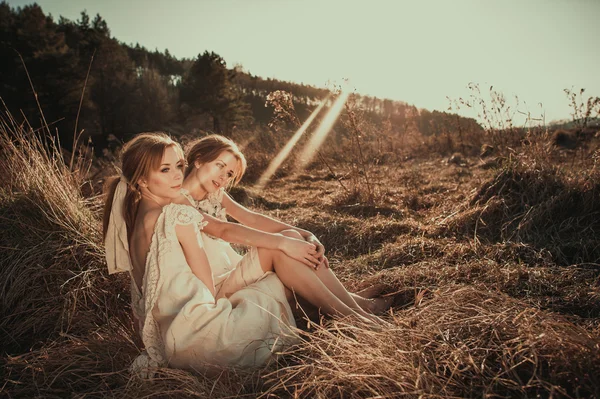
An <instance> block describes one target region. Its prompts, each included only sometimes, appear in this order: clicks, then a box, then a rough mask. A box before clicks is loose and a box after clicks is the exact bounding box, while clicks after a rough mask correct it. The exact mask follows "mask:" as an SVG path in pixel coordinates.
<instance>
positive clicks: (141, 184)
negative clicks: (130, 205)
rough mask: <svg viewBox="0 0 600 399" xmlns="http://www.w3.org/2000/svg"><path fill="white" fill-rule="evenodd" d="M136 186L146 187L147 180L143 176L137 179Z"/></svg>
mask: <svg viewBox="0 0 600 399" xmlns="http://www.w3.org/2000/svg"><path fill="white" fill-rule="evenodd" d="M138 186H140V187H144V188H146V187H148V181H147V180H146V179H144V178H141V179H139V180H138Z"/></svg>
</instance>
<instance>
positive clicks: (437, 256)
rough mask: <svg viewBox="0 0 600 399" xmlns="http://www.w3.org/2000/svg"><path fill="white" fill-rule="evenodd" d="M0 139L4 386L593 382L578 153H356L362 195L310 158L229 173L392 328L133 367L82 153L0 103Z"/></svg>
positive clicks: (316, 389) (241, 193)
mask: <svg viewBox="0 0 600 399" xmlns="http://www.w3.org/2000/svg"><path fill="white" fill-rule="evenodd" d="M270 137H271V136H270V135H266V136H265V137H263V138H261V140H267V139H269V138H270ZM249 145H250V144H249ZM273 145H274V146H275V147H276V146H277V143H275V144H273ZM419 145H421V144H419ZM0 147H1V153H0V171H1V172H2V174H3V176H5V179H4V180H3V181H1V182H0V218H1V220H2V224H3V229H2V230H1V231H0V278H1V280H0V281H2V282H3V283H2V285H1V290H2V291H1V295H2V301H1V302H0V340H1V341H0V342H2V345H3V346H2V350H1V351H0V378H1V381H0V393H1V394H2V395H5V396H7V397H50V398H53V397H56V398H59V397H66V396H70V397H126V398H129V397H131V398H134V397H168V398H171V397H172V398H180V397H189V398H193V397H215V398H232V397H264V398H266V397H319V398H335V397H344V398H365V397H379V398H388V397H389V398H392V397H431V398H441V397H457V398H464V397H573V398H577V397H600V381H599V379H598V376H599V375H600V347H599V344H600V268H599V266H598V259H599V258H600V256H599V255H598V254H599V253H598V250H599V249H598V248H600V245H599V243H600V241H599V240H600V238H599V235H598V233H599V230H598V227H599V226H598V217H597V215H598V210H599V208H598V199H597V196H598V182H599V181H600V178H599V176H598V173H597V168H596V164H595V163H593V161H585V162H583V161H582V160H583V159H584V158H580V157H579V155H577V154H576V155H577V158H574V157H573V154H570V153H569V154H567V156H566V157H565V156H564V153H562V152H560V151H563V150H559V149H556V148H555V147H551V146H547V145H545V144H544V143H537V142H532V143H529V144H528V145H526V146H524V147H523V148H521V152H520V153H516V154H513V155H512V156H511V158H506V159H508V161H507V160H506V159H504V160H503V159H502V158H498V159H499V161H498V162H499V163H498V164H499V165H500V166H499V167H498V168H494V167H492V168H490V169H485V168H480V167H476V165H477V163H478V162H479V161H478V159H473V158H466V159H465V163H464V166H460V165H455V164H448V163H447V162H446V159H445V158H441V157H438V156H434V157H430V158H424V159H412V160H403V161H402V162H400V163H398V164H395V165H392V164H388V165H380V166H377V167H374V166H369V170H368V173H369V174H368V176H369V178H370V179H372V182H373V185H372V191H371V194H372V195H371V201H370V202H366V201H364V197H363V196H361V195H360V193H358V194H359V195H352V193H351V192H350V193H349V192H347V191H344V189H343V188H342V187H341V186H340V183H339V181H338V180H337V179H336V178H334V177H333V176H332V175H331V173H330V171H329V170H327V169H326V168H323V169H318V168H317V167H314V168H312V169H309V170H308V171H305V172H303V173H301V174H292V173H289V175H287V176H285V177H283V175H282V176H280V177H279V178H277V179H275V180H274V181H273V182H272V183H271V185H270V186H269V187H268V188H267V189H266V190H265V191H264V192H261V193H257V192H255V191H254V190H253V189H252V188H251V187H248V186H246V187H242V188H239V189H237V190H235V192H234V193H233V195H234V196H235V197H236V198H237V199H239V200H240V202H243V203H245V204H246V205H247V206H249V207H251V208H254V209H259V210H261V211H264V212H266V213H268V214H270V215H273V216H276V217H278V218H280V219H283V220H285V221H286V222H289V223H292V224H296V225H298V226H300V227H304V228H307V229H310V230H311V231H313V232H314V233H315V234H316V235H317V236H319V237H320V239H321V240H322V241H323V243H324V244H325V245H326V247H327V248H328V254H329V257H330V259H331V267H332V268H333V269H334V270H335V271H336V273H337V275H338V276H340V279H341V280H342V281H343V282H344V283H345V284H346V285H347V286H348V287H350V288H352V289H356V290H358V289H361V288H364V287H367V286H369V285H370V284H375V283H379V284H381V283H382V284H384V291H383V293H384V294H385V295H391V296H393V297H394V307H393V309H392V313H391V314H390V315H388V316H386V317H387V319H388V320H389V321H390V322H391V323H392V324H393V327H392V328H389V329H385V330H382V331H372V330H369V329H365V328H361V326H356V324H355V322H353V321H351V320H339V319H335V320H327V321H325V323H324V325H315V324H311V325H310V326H309V327H306V328H305V330H302V331H300V334H301V336H302V338H303V339H302V342H301V344H300V345H298V346H297V347H294V348H291V349H289V350H288V351H287V352H286V353H284V354H282V356H280V357H279V361H278V362H277V364H271V365H269V366H268V367H267V368H266V369H264V370H257V371H248V372H239V371H238V372H236V371H233V370H223V371H222V372H221V373H219V374H218V375H202V374H198V373H190V372H186V371H180V370H170V369H161V370H158V374H157V376H156V377H155V378H154V379H152V380H139V379H137V378H134V377H132V376H131V375H130V374H129V372H128V367H129V365H130V364H131V361H132V360H133V358H134V357H135V356H136V355H137V354H138V353H139V350H140V348H139V346H138V345H139V342H138V341H137V340H136V338H135V336H134V333H133V329H132V323H131V319H130V316H129V314H130V307H129V302H128V301H129V294H128V291H129V287H128V281H127V279H126V278H125V276H110V277H109V276H107V275H106V272H105V264H104V259H103V248H102V245H101V237H100V219H99V209H98V204H99V199H97V198H94V197H92V198H86V197H85V196H84V195H82V192H84V191H86V192H89V191H92V190H88V188H86V187H88V186H86V184H87V183H85V179H84V175H85V173H84V172H85V171H86V170H87V169H86V168H85V163H80V164H79V165H78V166H76V167H75V171H71V170H69V168H68V167H66V166H65V162H64V160H63V158H62V155H61V153H60V152H59V151H57V150H56V148H55V147H54V145H53V144H52V142H46V141H44V139H40V134H34V133H32V132H29V131H27V130H25V129H23V128H22V127H19V126H14V125H13V124H12V123H11V121H10V120H9V121H4V122H3V125H2V128H1V132H0ZM590 148H591V150H590V151H593V148H594V147H593V146H591V145H590ZM365 150H366V149H365ZM372 150H373V151H375V150H374V149H372ZM369 151H371V149H369ZM547 155H548V156H547ZM253 157H254V158H255V159H257V160H260V159H262V158H265V157H266V154H264V153H263V154H260V153H257V154H254V155H253ZM261 157H262V158H261ZM265 159H266V158H265ZM390 159H392V160H393V159H398V158H390ZM590 159H592V158H591V157H590ZM263 161H264V160H263ZM263 161H261V162H263ZM533 161H535V162H533ZM565 164H568V165H570V167H571V169H572V171H573V172H572V173H567V172H564V169H565V168H564V167H558V166H560V165H563V166H564V165H565ZM557 165H558V166H557ZM346 166H347V165H346ZM350 173H352V169H351V167H346V168H345V166H344V165H342V164H340V165H338V170H336V174H338V177H340V176H341V177H342V178H343V177H344V176H350ZM354 177H356V176H354ZM348 179H350V177H348ZM356 187H358V188H359V189H360V185H359V184H358V185H356ZM355 194H356V193H355ZM303 327H304V326H303Z"/></svg>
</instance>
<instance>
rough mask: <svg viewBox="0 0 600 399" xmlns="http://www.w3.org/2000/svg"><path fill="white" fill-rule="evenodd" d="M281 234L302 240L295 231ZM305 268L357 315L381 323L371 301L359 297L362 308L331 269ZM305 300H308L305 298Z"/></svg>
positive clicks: (287, 260)
mask: <svg viewBox="0 0 600 399" xmlns="http://www.w3.org/2000/svg"><path fill="white" fill-rule="evenodd" d="M280 234H283V235H285V236H288V237H292V238H297V239H302V236H301V235H300V234H299V233H298V232H296V231H295V230H284V231H282V232H281V233H280ZM282 255H283V256H284V258H282V259H280V260H281V261H282V262H284V263H286V262H289V261H290V260H293V259H291V258H289V257H288V256H286V255H285V254H282ZM298 263H299V264H301V263H300V262H298ZM304 267H305V268H307V269H308V270H307V271H308V272H310V273H313V274H315V275H316V276H317V277H318V279H319V280H320V281H321V283H323V284H324V285H325V287H327V289H328V290H329V291H330V292H331V293H332V294H333V295H335V296H336V297H337V298H338V299H339V300H340V301H342V302H343V303H344V304H345V305H346V306H347V307H349V308H351V309H352V310H354V311H355V312H356V313H358V314H360V315H362V316H363V317H366V318H369V319H372V320H376V321H380V319H379V318H377V317H374V316H373V314H372V313H374V312H373V311H372V310H373V309H372V306H373V304H372V303H369V301H367V300H364V298H361V297H359V298H360V299H358V301H360V302H362V304H364V305H365V306H366V308H364V307H362V306H360V304H359V303H357V300H356V299H355V298H356V297H355V296H354V295H352V294H351V293H350V292H348V291H347V290H346V288H345V287H344V286H343V285H342V283H341V282H340V281H339V280H338V278H337V277H336V276H335V274H334V273H333V271H332V270H331V269H329V268H326V267H320V268H319V269H318V270H311V269H310V268H308V267H307V266H306V265H304ZM284 284H285V283H284ZM305 299H307V300H308V298H305ZM363 300H364V301H363ZM309 302H310V300H309ZM370 312H371V313H370Z"/></svg>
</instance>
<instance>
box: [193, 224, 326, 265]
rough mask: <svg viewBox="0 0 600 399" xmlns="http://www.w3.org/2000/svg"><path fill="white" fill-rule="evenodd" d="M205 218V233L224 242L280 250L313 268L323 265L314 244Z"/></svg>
mask: <svg viewBox="0 0 600 399" xmlns="http://www.w3.org/2000/svg"><path fill="white" fill-rule="evenodd" d="M203 216H204V221H205V222H207V224H206V226H204V228H203V231H204V232H205V233H208V234H210V235H213V236H215V237H219V238H221V239H222V240H224V241H227V242H232V243H236V244H244V245H249V246H253V247H259V248H267V249H278V250H281V251H283V252H284V253H285V254H286V255H288V256H289V257H291V258H293V259H296V260H298V261H300V262H302V263H304V264H305V265H307V266H311V267H313V266H315V265H318V264H319V263H321V262H320V261H319V260H318V259H317V258H316V253H317V250H316V247H315V245H314V244H311V243H308V242H306V241H302V240H297V239H295V238H292V237H285V236H283V235H281V234H274V233H266V232H264V231H260V230H257V229H253V228H251V227H246V226H242V225H240V224H237V223H229V222H223V221H221V220H219V219H217V218H214V217H212V216H209V215H206V214H203Z"/></svg>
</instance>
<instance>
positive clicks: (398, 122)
mask: <svg viewBox="0 0 600 399" xmlns="http://www.w3.org/2000/svg"><path fill="white" fill-rule="evenodd" d="M0 58H1V59H2V60H3V61H2V63H0V97H1V98H2V101H3V102H4V104H5V107H6V109H4V110H2V111H0V112H2V113H6V112H10V113H11V115H12V117H13V118H14V119H15V120H16V121H17V123H30V124H31V125H32V127H33V128H35V126H38V127H39V126H42V125H46V124H47V125H48V126H49V127H50V129H49V130H50V133H51V134H56V135H57V137H58V138H59V139H60V142H61V145H62V146H63V147H65V148H68V149H70V148H72V146H73V138H74V136H75V133H78V132H80V131H81V130H83V132H84V137H86V138H87V139H88V140H89V142H91V143H92V145H93V147H94V148H95V150H96V151H97V152H98V153H101V152H102V149H105V148H109V147H110V146H111V145H113V144H114V143H118V142H120V141H123V140H127V139H128V138H129V137H130V136H132V135H133V134H135V133H138V132H141V131H156V130H166V131H169V132H172V133H175V134H177V133H186V130H188V129H190V127H198V128H200V129H205V130H211V131H214V132H217V133H222V134H226V135H227V134H230V133H231V131H232V130H233V129H236V128H237V129H245V128H250V127H253V126H257V125H258V126H265V127H266V126H267V124H268V123H269V121H270V119H271V117H272V110H270V109H268V108H266V107H265V101H266V98H267V95H268V94H269V93H270V92H272V91H275V90H284V91H287V92H289V93H291V94H292V96H293V102H294V106H295V108H296V111H297V113H298V115H299V117H300V118H305V117H307V116H308V115H309V114H310V112H311V111H312V110H313V109H314V108H315V107H316V106H317V104H318V103H319V102H320V101H321V100H323V99H324V98H325V97H326V96H327V95H328V94H330V92H329V90H327V89H324V88H318V87H314V86H310V85H304V84H296V83H292V82H284V81H279V80H276V79H263V78H261V77H259V76H253V75H252V74H250V73H248V72H246V71H244V70H243V68H241V67H240V66H236V67H233V68H229V67H228V66H227V64H226V62H225V60H224V59H223V58H222V57H221V56H219V55H218V54H216V53H215V52H210V51H204V52H202V53H200V54H198V56H197V57H195V58H193V59H186V58H182V59H178V58H176V57H174V56H173V55H171V54H170V53H169V51H168V50H165V51H164V52H161V51H158V50H154V51H151V50H148V49H146V48H144V47H142V46H140V45H139V44H136V45H128V44H125V43H121V42H119V41H118V40H117V39H116V38H114V37H112V36H111V33H110V29H109V27H108V24H107V22H106V21H105V20H104V19H103V18H102V17H101V16H100V15H98V14H97V15H96V16H95V17H93V18H92V17H90V16H89V15H88V14H87V13H86V12H85V11H84V12H82V13H81V16H80V18H79V19H77V20H75V21H72V20H69V19H67V18H64V17H62V16H61V17H60V18H59V19H58V20H55V19H54V18H53V17H52V16H51V15H46V14H45V13H44V12H43V10H42V8H41V7H40V6H38V5H37V4H32V5H29V6H24V7H19V8H11V7H10V6H9V5H8V4H7V3H6V2H2V3H0ZM32 86H33V89H32ZM84 88H85V91H84ZM34 90H35V92H34ZM82 93H83V95H82ZM353 97H354V101H355V103H356V104H357V105H358V106H359V107H360V108H361V109H362V110H363V113H364V115H365V116H366V117H367V118H368V119H370V120H371V121H372V122H373V123H376V124H379V125H382V126H383V125H385V124H386V123H387V125H388V126H391V130H392V131H394V130H395V131H398V132H400V131H402V130H403V129H404V132H406V129H407V128H408V126H409V125H410V126H412V127H413V128H415V129H418V131H420V132H421V133H422V134H426V135H428V134H443V133H444V132H445V131H447V130H448V129H450V128H451V127H450V125H452V126H454V124H455V123H456V122H458V124H459V126H460V125H462V126H463V127H464V128H465V129H467V128H478V125H477V123H476V122H475V121H474V120H473V119H469V118H463V117H459V116H458V115H451V114H447V113H444V112H438V111H433V112H429V111H426V110H419V109H417V108H416V107H415V106H414V105H409V104H407V103H404V102H401V101H392V100H389V99H379V98H376V97H370V96H361V95H353ZM39 109H41V110H42V111H43V116H42V114H40V111H39Z"/></svg>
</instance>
